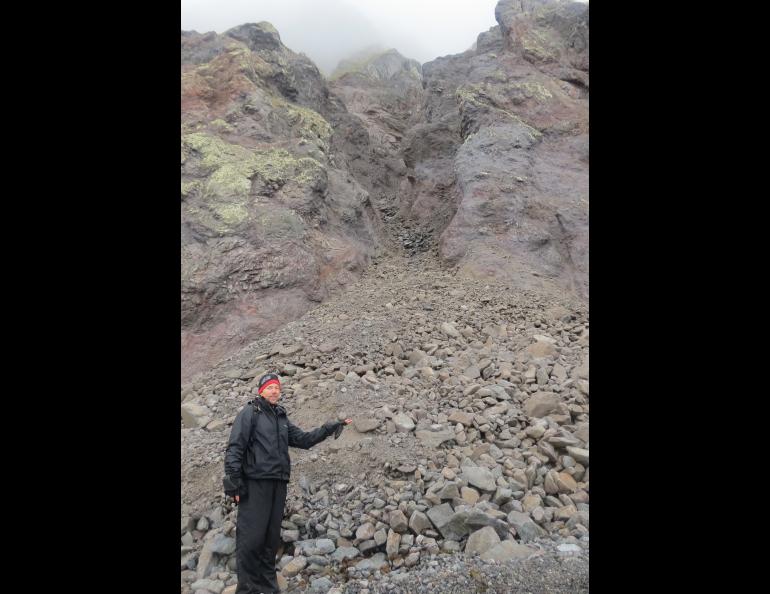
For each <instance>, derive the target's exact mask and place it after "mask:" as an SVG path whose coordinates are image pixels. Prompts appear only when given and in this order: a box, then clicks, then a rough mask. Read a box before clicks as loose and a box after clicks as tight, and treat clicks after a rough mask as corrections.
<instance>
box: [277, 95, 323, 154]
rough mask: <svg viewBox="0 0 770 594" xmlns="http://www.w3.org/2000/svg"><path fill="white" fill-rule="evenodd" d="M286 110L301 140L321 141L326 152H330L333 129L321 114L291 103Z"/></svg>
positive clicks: (286, 106)
mask: <svg viewBox="0 0 770 594" xmlns="http://www.w3.org/2000/svg"><path fill="white" fill-rule="evenodd" d="M285 108H286V113H287V119H288V121H289V123H290V124H291V125H292V126H294V127H296V128H297V131H298V132H299V135H300V137H301V138H304V139H305V140H309V141H313V142H316V143H318V141H320V143H321V146H322V147H323V148H324V152H325V151H326V150H328V148H329V140H331V137H332V127H331V125H330V124H329V122H327V121H326V120H325V119H324V118H323V116H322V115H321V114H320V113H318V112H317V111H313V110H312V109H308V108H306V107H300V106H299V105H292V104H290V103H287V104H286V105H285Z"/></svg>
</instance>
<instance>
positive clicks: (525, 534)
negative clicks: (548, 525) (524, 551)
mask: <svg viewBox="0 0 770 594" xmlns="http://www.w3.org/2000/svg"><path fill="white" fill-rule="evenodd" d="M508 523H509V524H510V525H511V526H513V527H514V528H515V529H516V534H518V535H519V538H520V539H521V540H522V542H529V541H530V540H532V539H534V538H537V537H538V536H541V535H542V534H544V531H543V530H542V529H541V528H540V527H539V526H538V525H537V524H535V523H534V522H533V521H532V519H531V518H530V517H529V515H528V514H525V513H522V512H517V511H512V512H511V513H509V514H508Z"/></svg>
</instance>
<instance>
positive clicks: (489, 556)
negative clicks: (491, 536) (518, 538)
mask: <svg viewBox="0 0 770 594" xmlns="http://www.w3.org/2000/svg"><path fill="white" fill-rule="evenodd" d="M537 553H538V551H537V550H535V549H531V548H530V547H528V546H526V545H522V544H518V543H517V542H515V541H513V540H504V541H503V542H501V543H500V544H498V545H495V546H493V547H492V548H490V549H487V550H486V551H484V552H483V553H481V558H482V559H484V560H485V561H489V560H494V561H510V560H511V559H527V558H529V557H531V556H532V555H534V554H537Z"/></svg>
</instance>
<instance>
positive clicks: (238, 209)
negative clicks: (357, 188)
mask: <svg viewBox="0 0 770 594" xmlns="http://www.w3.org/2000/svg"><path fill="white" fill-rule="evenodd" d="M183 146H184V147H186V148H187V150H188V151H193V152H195V153H197V154H198V155H199V156H200V164H201V165H200V169H201V172H202V173H203V174H204V175H206V178H205V180H200V181H197V182H188V186H187V187H188V188H192V186H189V184H190V183H197V184H199V185H198V186H196V188H200V196H201V198H202V201H203V205H204V206H205V208H198V209H188V212H189V213H190V214H191V215H192V216H193V217H194V218H195V219H196V220H198V221H199V222H200V223H201V224H203V225H205V226H206V227H209V228H210V229H213V230H215V231H217V232H220V233H225V232H228V231H230V230H232V229H233V228H234V227H237V226H238V225H241V224H242V223H245V222H247V221H249V220H251V219H253V218H254V217H252V216H251V215H250V212H249V211H250V205H252V203H253V200H252V199H251V197H250V194H251V186H252V180H254V178H255V177H257V178H259V180H260V181H261V182H262V183H264V184H268V185H271V186H282V185H284V184H286V183H289V182H292V183H296V184H298V185H301V186H306V187H309V188H313V189H317V188H320V187H322V185H323V184H324V183H325V180H326V170H325V169H324V168H323V167H322V166H321V164H320V163H319V162H318V161H316V160H315V159H312V158H310V157H300V158H297V157H295V156H294V155H292V154H291V153H289V152H288V151H286V150H284V149H275V148H267V149H258V150H250V149H247V148H245V147H242V146H239V145H236V144H230V143H228V142H225V141H224V140H222V139H221V138H219V137H216V136H211V135H208V134H203V133H199V132H195V133H192V134H187V135H186V136H184V137H183ZM183 192H184V187H183ZM261 216H263V217H264V216H266V215H265V214H264V213H263V214H262V215H261ZM295 216H296V215H295ZM287 225H288V224H284V225H283V226H287ZM279 226H280V225H279ZM288 227H291V228H292V229H294V227H295V225H294V224H293V223H292V225H288Z"/></svg>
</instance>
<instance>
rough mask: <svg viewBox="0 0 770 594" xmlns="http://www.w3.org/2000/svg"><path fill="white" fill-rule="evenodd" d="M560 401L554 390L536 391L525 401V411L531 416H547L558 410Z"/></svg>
mask: <svg viewBox="0 0 770 594" xmlns="http://www.w3.org/2000/svg"><path fill="white" fill-rule="evenodd" d="M560 403H561V401H560V399H559V397H558V396H557V395H556V394H554V393H553V392H536V393H534V394H532V396H530V397H529V398H527V400H526V401H525V402H524V413H525V414H526V415H527V416H529V417H535V418H539V417H545V416H547V415H548V414H549V413H552V412H555V411H557V410H558V407H559V404H560Z"/></svg>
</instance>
